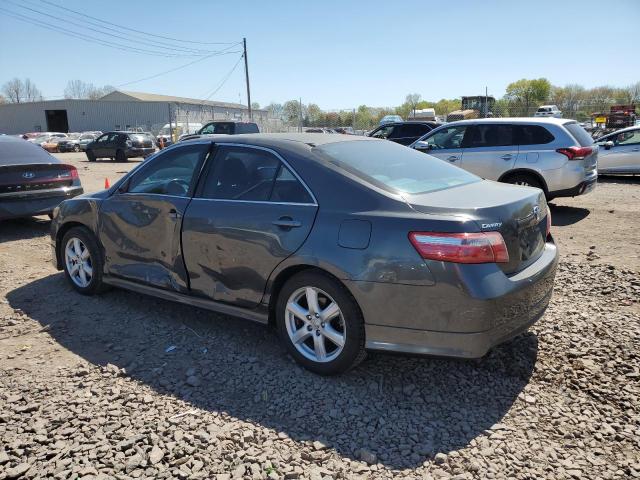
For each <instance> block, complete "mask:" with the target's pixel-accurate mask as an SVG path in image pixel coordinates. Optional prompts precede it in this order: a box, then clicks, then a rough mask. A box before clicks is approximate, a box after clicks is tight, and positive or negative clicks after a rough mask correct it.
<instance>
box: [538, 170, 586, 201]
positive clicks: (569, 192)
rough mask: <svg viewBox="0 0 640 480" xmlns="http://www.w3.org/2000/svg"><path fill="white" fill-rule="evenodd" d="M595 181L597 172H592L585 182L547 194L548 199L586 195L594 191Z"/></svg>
mask: <svg viewBox="0 0 640 480" xmlns="http://www.w3.org/2000/svg"><path fill="white" fill-rule="evenodd" d="M597 181H598V172H597V171H594V172H593V173H592V174H591V175H590V176H589V177H588V178H587V179H586V180H584V181H583V182H580V183H579V184H578V185H576V186H575V187H571V188H566V189H563V190H556V191H553V192H549V194H548V197H549V198H556V197H577V196H578V195H586V194H587V193H590V192H592V191H593V190H595V188H596V183H597Z"/></svg>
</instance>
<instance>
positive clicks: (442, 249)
mask: <svg viewBox="0 0 640 480" xmlns="http://www.w3.org/2000/svg"><path fill="white" fill-rule="evenodd" d="M409 241H410V242H411V243H412V245H413V246H414V247H415V249H416V250H417V251H418V253H419V254H420V256H421V257H422V258H426V259H429V260H437V261H442V262H455V263H508V262H509V252H508V251H507V245H506V244H505V243H504V238H502V235H501V234H500V232H479V233H435V232H411V233H409Z"/></svg>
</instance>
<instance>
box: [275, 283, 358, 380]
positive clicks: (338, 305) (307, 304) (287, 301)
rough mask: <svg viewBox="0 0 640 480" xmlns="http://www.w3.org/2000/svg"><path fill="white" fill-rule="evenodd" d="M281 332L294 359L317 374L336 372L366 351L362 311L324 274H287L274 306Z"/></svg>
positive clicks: (352, 299)
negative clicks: (290, 276)
mask: <svg viewBox="0 0 640 480" xmlns="http://www.w3.org/2000/svg"><path fill="white" fill-rule="evenodd" d="M276 321H277V327H278V332H279V334H280V337H281V339H282V341H283V343H284V345H285V347H286V349H287V350H288V352H289V353H290V354H291V355H292V356H293V358H294V359H295V360H296V361H297V362H298V363H300V364H301V365H302V366H303V367H305V368H306V369H308V370H310V371H312V372H315V373H318V374H320V375H335V374H339V373H342V372H345V371H347V370H349V369H351V368H353V367H355V366H356V365H358V364H359V363H360V362H361V361H362V360H363V359H364V358H365V356H366V353H365V350H364V343H365V332H364V320H363V318H362V313H361V311H360V308H359V307H358V305H357V303H356V301H355V299H354V298H353V297H352V296H351V294H350V293H349V291H348V290H347V289H346V288H345V287H344V286H343V285H342V284H340V283H339V282H338V281H337V280H335V279H333V278H332V277H330V276H329V275H327V274H325V273H322V272H316V271H310V272H301V273H299V274H297V275H295V276H293V277H292V278H290V279H289V280H288V281H287V282H286V283H285V285H284V286H283V288H282V290H281V292H280V294H279V296H278V302H277V306H276Z"/></svg>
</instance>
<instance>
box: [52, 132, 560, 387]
mask: <svg viewBox="0 0 640 480" xmlns="http://www.w3.org/2000/svg"><path fill="white" fill-rule="evenodd" d="M550 225H551V219H550V214H549V211H548V209H547V204H546V202H545V199H544V193H543V192H542V191H541V190H538V189H535V188H530V187H521V186H515V185H507V184H501V183H496V182H492V181H487V180H483V179H481V178H479V177H476V176H475V175H473V174H470V173H468V172H466V171H464V170H462V169H460V168H457V167H454V166H451V165H449V164H447V163H445V162H443V161H441V160H438V159H436V158H433V157H430V156H428V155H424V154H422V153H419V152H416V151H415V150H411V149H409V148H406V147H404V146H401V145H398V144H395V143H393V142H386V141H384V140H377V139H369V138H363V137H355V136H346V135H314V134H255V135H237V136H233V137H229V136H208V137H201V138H197V139H194V140H190V141H188V142H183V143H180V144H177V145H175V146H173V147H170V148H167V149H165V150H162V151H161V152H160V153H158V154H156V155H155V156H153V157H150V158H149V159H148V160H147V161H146V162H144V163H142V164H140V165H139V166H138V167H137V168H135V169H134V170H132V171H131V172H130V173H129V174H127V175H125V176H124V177H123V178H122V179H121V180H120V181H119V182H117V183H116V184H114V185H113V186H112V187H111V188H110V189H108V190H105V191H101V192H98V193H94V194H87V195H83V196H80V197H76V198H73V199H70V200H67V201H65V202H63V203H62V204H61V205H60V206H59V208H57V209H56V211H55V214H54V219H53V222H52V231H51V237H52V244H53V256H54V264H55V266H56V267H57V268H58V269H59V270H64V272H65V275H66V277H67V279H68V280H69V282H70V284H71V285H72V286H73V288H75V289H76V290H77V291H78V292H79V293H82V294H87V295H91V294H96V293H99V292H101V291H103V290H104V289H105V287H107V286H115V287H120V288H125V289H128V290H133V291H135V292H139V293H143V294H149V295H154V296H156V297H160V298H164V299H167V300H172V301H177V302H183V303H185V304H188V305H193V306H196V307H200V308H205V309H210V310H214V311H217V312H221V313H224V314H229V315H234V316H239V317H244V318H248V319H250V320H254V321H258V322H262V323H265V324H267V323H273V324H274V325H275V326H276V328H277V330H278V332H279V334H280V337H281V339H282V342H283V343H284V345H285V347H286V348H287V350H288V351H289V353H290V354H291V355H292V356H293V357H294V358H295V359H296V361H298V362H299V363H300V364H302V365H303V366H304V367H306V368H308V369H309V370H311V371H313V372H316V373H319V374H324V375H329V374H337V373H340V372H344V371H345V370H347V369H349V368H352V367H354V366H355V365H357V364H358V363H359V362H360V361H361V360H362V359H363V358H364V356H365V352H366V351H367V350H384V351H393V352H405V353H412V354H428V355H438V356H448V357H461V358H477V357H481V356H483V355H485V354H486V353H487V351H488V350H489V349H490V348H492V347H493V346H495V345H497V344H499V343H501V342H504V341H506V340H508V339H510V338H512V337H513V336H515V335H517V334H519V333H521V332H523V331H525V330H526V329H527V328H528V327H529V326H530V325H532V324H533V323H534V322H535V321H536V320H537V319H538V318H540V316H541V315H542V314H543V313H544V311H545V309H546V307H547V305H548V303H549V299H550V297H551V293H552V289H553V281H554V277H555V271H556V265H557V261H558V260H557V259H558V253H557V250H556V246H555V245H554V242H553V239H552V237H551V235H550Z"/></svg>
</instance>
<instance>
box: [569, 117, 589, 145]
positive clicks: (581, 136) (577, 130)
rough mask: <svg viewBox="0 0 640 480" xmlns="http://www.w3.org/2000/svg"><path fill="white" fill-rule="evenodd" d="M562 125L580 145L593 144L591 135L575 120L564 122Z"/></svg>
mask: <svg viewBox="0 0 640 480" xmlns="http://www.w3.org/2000/svg"><path fill="white" fill-rule="evenodd" d="M564 126H565V127H566V129H567V130H569V133H571V135H573V138H575V139H576V140H577V141H578V143H579V144H580V146H581V147H588V146H590V145H593V138H592V137H591V135H589V134H588V133H587V131H586V130H585V129H584V128H582V127H581V126H580V125H578V124H577V123H576V122H569V123H565V124H564Z"/></svg>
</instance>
